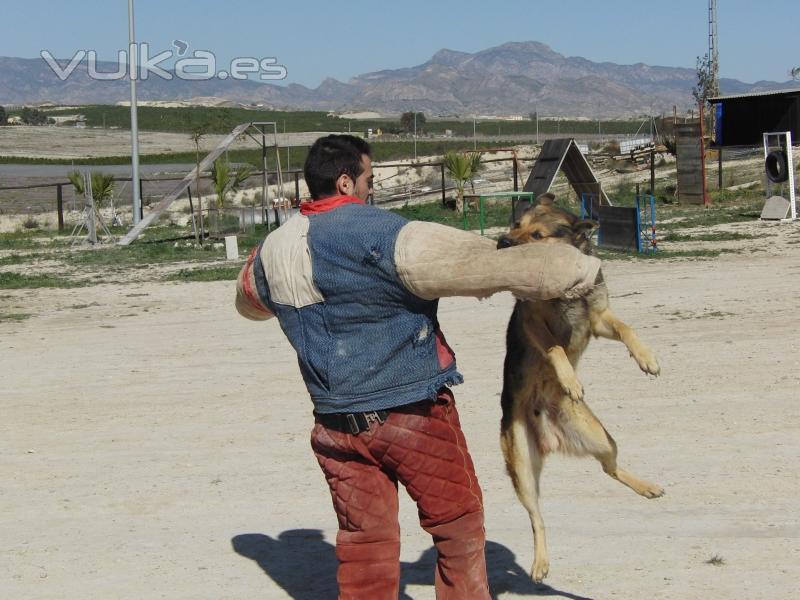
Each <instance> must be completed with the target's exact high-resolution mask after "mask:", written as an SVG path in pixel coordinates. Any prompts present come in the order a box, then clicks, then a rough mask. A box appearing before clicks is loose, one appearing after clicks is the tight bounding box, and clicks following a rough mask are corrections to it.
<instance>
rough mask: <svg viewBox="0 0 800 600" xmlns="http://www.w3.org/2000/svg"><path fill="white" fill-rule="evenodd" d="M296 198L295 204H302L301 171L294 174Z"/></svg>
mask: <svg viewBox="0 0 800 600" xmlns="http://www.w3.org/2000/svg"><path fill="white" fill-rule="evenodd" d="M287 150H288V148H287ZM294 198H295V202H297V203H298V204H300V171H295V172H294Z"/></svg>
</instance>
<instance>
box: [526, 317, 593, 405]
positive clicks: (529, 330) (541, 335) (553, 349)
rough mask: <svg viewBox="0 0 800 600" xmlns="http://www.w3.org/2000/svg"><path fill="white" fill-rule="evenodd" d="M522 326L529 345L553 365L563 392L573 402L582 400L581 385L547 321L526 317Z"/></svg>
mask: <svg viewBox="0 0 800 600" xmlns="http://www.w3.org/2000/svg"><path fill="white" fill-rule="evenodd" d="M522 328H523V330H524V331H525V336H526V337H527V338H528V341H529V342H530V343H531V345H533V347H535V348H536V349H537V350H538V351H539V352H540V353H541V354H542V355H544V357H545V358H546V359H547V362H548V363H550V366H551V367H553V371H555V374H556V378H557V379H558V382H559V383H560V384H561V389H563V390H564V393H565V394H567V395H568V396H569V397H570V398H571V399H572V400H574V401H575V402H580V401H581V400H583V385H581V382H580V381H579V380H578V376H577V375H576V374H575V369H574V368H573V366H572V363H571V362H569V358H568V357H567V353H566V352H565V351H564V347H563V346H561V345H560V344H559V343H558V342H557V341H556V338H555V336H553V334H552V333H551V331H550V328H549V327H548V326H547V322H546V321H545V320H544V319H526V320H524V321H523V325H522Z"/></svg>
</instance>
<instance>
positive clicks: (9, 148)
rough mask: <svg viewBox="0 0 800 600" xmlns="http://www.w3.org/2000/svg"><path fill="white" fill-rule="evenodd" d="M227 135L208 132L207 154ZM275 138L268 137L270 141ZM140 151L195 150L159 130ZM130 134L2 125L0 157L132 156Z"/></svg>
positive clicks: (310, 139)
mask: <svg viewBox="0 0 800 600" xmlns="http://www.w3.org/2000/svg"><path fill="white" fill-rule="evenodd" d="M321 135H324V132H308V133H281V134H278V145H279V146H281V147H286V146H310V145H311V144H312V143H314V140H315V139H317V138H318V137H320V136H321ZM224 137H225V136H224V135H207V136H205V137H204V138H203V142H202V148H203V149H204V150H205V153H208V152H209V151H210V150H211V149H212V148H213V147H214V146H216V145H217V144H218V143H219V142H220V141H221V140H222V139H223V138H224ZM271 141H272V139H271V138H270V139H269V140H268V143H270V142H271ZM231 148H234V149H239V148H245V149H252V148H260V146H258V145H257V144H256V143H255V142H253V141H252V140H250V139H241V140H237V141H236V142H234V144H233V145H232V146H231ZM139 151H140V153H141V154H170V153H173V152H194V151H195V146H194V142H192V140H191V138H190V137H189V135H188V134H185V133H164V132H158V131H140V132H139ZM130 153H131V133H130V131H125V130H122V129H77V128H75V127H22V126H17V127H0V156H12V157H27V158H53V159H55V158H61V159H80V158H98V157H102V156H130Z"/></svg>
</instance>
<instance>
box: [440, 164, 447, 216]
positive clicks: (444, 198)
mask: <svg viewBox="0 0 800 600" xmlns="http://www.w3.org/2000/svg"><path fill="white" fill-rule="evenodd" d="M439 166H440V167H441V169H442V206H447V193H446V192H445V189H444V163H442V164H441V165H439Z"/></svg>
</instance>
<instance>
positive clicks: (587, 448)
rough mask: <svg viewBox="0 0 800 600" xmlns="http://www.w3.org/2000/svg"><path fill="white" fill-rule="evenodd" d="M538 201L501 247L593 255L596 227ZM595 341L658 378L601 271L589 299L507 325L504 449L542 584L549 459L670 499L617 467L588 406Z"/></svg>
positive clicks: (542, 305) (524, 311) (535, 310)
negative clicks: (587, 355) (616, 346)
mask: <svg viewBox="0 0 800 600" xmlns="http://www.w3.org/2000/svg"><path fill="white" fill-rule="evenodd" d="M537 200H538V204H537V205H536V206H534V207H533V208H529V209H528V210H527V211H525V213H524V214H523V215H522V217H521V218H520V220H519V221H518V222H517V223H515V224H514V226H513V227H512V229H511V230H510V231H509V233H508V234H506V235H504V236H502V237H501V238H500V239H499V240H498V243H497V247H498V248H500V249H502V248H507V247H510V246H515V245H518V244H528V243H531V244H572V245H573V246H575V247H576V248H578V249H579V250H581V251H582V252H584V253H586V254H591V253H592V242H591V237H590V236H591V232H592V230H593V229H594V228H595V227H596V226H597V223H596V222H594V221H588V220H582V219H580V218H578V217H577V216H575V215H574V214H572V213H570V212H568V211H566V210H562V209H560V208H557V207H556V206H555V205H554V200H555V196H553V195H552V194H543V195H542V196H540V197H539V198H538V199H537ZM591 336H594V337H604V338H608V339H612V340H618V341H620V342H622V343H623V344H625V346H626V347H627V348H628V351H629V352H630V354H631V356H632V357H633V359H634V360H635V361H636V362H637V364H638V365H639V368H640V369H641V370H642V371H644V372H645V373H647V374H650V375H658V374H659V373H660V367H659V365H658V362H657V361H656V358H655V356H654V355H653V352H652V351H651V350H650V349H649V348H648V347H647V346H645V345H644V344H643V343H642V342H640V341H639V338H637V337H636V334H635V333H634V332H633V330H632V329H631V328H630V327H628V326H627V325H626V324H625V323H623V322H622V321H620V320H619V319H617V318H616V317H615V316H614V314H613V313H612V312H611V309H610V308H609V303H608V289H607V288H606V285H605V281H604V279H603V273H602V271H600V273H599V274H598V277H597V280H596V282H595V287H594V288H593V289H592V290H591V291H590V292H589V293H588V294H587V295H585V296H583V297H579V298H576V299H569V300H567V299H556V300H540V301H531V300H525V301H521V300H518V301H517V303H516V305H515V306H514V312H513V313H512V315H511V320H510V321H509V324H508V331H507V334H506V358H505V365H504V372H503V392H502V395H501V404H502V409H503V417H502V421H501V425H500V444H501V447H502V450H503V456H504V458H505V463H506V468H507V470H508V474H509V475H510V477H511V481H512V482H513V484H514V490H515V491H516V493H517V497H518V498H519V500H520V502H521V503H522V505H523V506H524V507H525V508H526V509H527V511H528V514H529V516H530V520H531V527H532V529H533V539H534V561H533V566H532V567H531V578H532V579H533V580H534V581H535V582H537V583H540V582H541V581H542V580H543V579H544V578H545V577H546V576H547V573H548V570H549V567H550V561H549V558H548V554H547V543H546V541H545V531H544V522H543V521H542V515H541V513H540V511H539V502H538V496H539V476H540V474H541V472H542V466H543V464H544V459H545V457H546V456H547V455H548V454H550V453H552V452H562V453H565V454H568V455H572V456H586V455H591V456H594V457H595V458H596V459H597V460H598V461H600V464H601V465H602V467H603V470H604V471H605V472H606V473H607V474H608V475H610V476H611V477H613V478H614V479H616V480H617V481H619V482H620V483H623V484H625V485H627V486H628V487H629V488H631V489H632V490H633V491H635V492H636V493H637V494H640V495H641V496H644V497H645V498H658V497H659V496H661V495H663V494H664V490H663V489H662V488H661V487H659V486H658V485H655V484H653V483H649V482H647V481H644V480H642V479H639V478H638V477H636V476H635V475H632V474H631V473H629V472H627V471H624V470H622V469H620V468H619V467H618V466H617V445H616V443H615V442H614V440H613V439H612V437H611V436H610V435H609V434H608V432H607V431H606V430H605V428H604V427H603V425H602V423H600V421H599V420H598V419H597V417H596V416H595V415H594V414H593V413H592V411H591V410H590V409H589V407H588V406H587V405H586V403H585V402H584V400H583V386H582V385H581V383H580V381H579V380H578V377H577V376H576V374H575V368H576V366H577V364H578V360H579V359H580V357H581V354H583V352H584V350H585V349H586V347H587V345H588V344H589V340H590V338H591Z"/></svg>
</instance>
